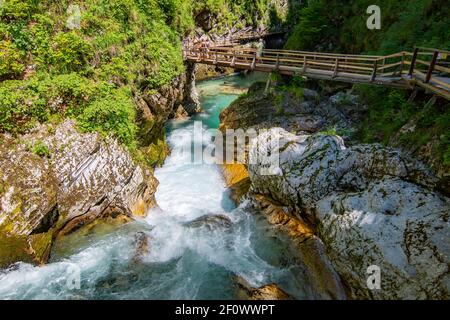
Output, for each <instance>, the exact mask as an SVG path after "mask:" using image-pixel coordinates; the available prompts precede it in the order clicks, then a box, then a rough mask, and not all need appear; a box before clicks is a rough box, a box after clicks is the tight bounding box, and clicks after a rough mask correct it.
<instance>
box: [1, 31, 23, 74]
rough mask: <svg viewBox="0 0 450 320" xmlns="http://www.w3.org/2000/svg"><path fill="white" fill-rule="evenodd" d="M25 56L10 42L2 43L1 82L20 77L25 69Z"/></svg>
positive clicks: (4, 41)
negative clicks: (23, 61)
mask: <svg viewBox="0 0 450 320" xmlns="http://www.w3.org/2000/svg"><path fill="white" fill-rule="evenodd" d="M23 59H24V54H23V52H22V51H20V50H19V49H17V48H16V46H15V45H14V44H13V43H12V42H11V41H9V40H3V41H0V80H4V79H12V78H16V77H18V76H20V75H21V74H22V72H23V71H24V69H25V67H24V65H23V63H22V60H23Z"/></svg>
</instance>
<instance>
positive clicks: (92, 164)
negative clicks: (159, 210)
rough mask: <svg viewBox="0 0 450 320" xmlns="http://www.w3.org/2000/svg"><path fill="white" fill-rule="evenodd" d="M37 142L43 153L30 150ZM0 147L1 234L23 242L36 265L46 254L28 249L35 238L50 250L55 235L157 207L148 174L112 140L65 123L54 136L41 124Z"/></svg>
mask: <svg viewBox="0 0 450 320" xmlns="http://www.w3.org/2000/svg"><path fill="white" fill-rule="evenodd" d="M36 144H41V145H45V148H46V149H47V150H48V152H47V154H46V155H41V156H39V155H36V154H34V153H33V152H31V151H30V150H29V146H30V145H31V146H34V145H36ZM0 149H1V152H0V154H1V155H0V186H1V188H0V199H1V202H0V204H1V207H0V209H1V210H0V233H1V234H2V235H3V237H6V238H8V239H10V240H11V239H14V238H18V239H22V238H26V240H27V243H29V244H30V248H26V249H24V250H26V251H27V252H31V253H32V256H33V258H34V259H35V260H37V261H38V262H45V260H46V259H45V257H46V256H48V252H41V253H40V251H42V250H39V249H40V248H38V247H36V248H35V247H32V242H33V241H32V238H33V237H36V236H37V235H39V236H40V237H41V238H45V239H46V240H47V241H46V243H42V241H41V243H39V246H40V247H42V246H44V247H45V248H49V247H50V244H51V241H52V239H53V238H54V237H55V236H56V235H59V236H61V235H64V234H67V233H70V232H71V231H73V230H76V229H77V228H79V227H80V226H83V225H85V224H87V223H89V222H92V221H94V220H95V219H97V218H99V217H101V216H105V215H117V214H124V215H128V216H132V215H137V216H144V215H145V213H146V212H147V210H148V208H150V207H152V206H155V205H156V202H155V199H154V192H155V190H156V186H157V184H158V182H157V180H156V179H155V178H154V177H153V174H152V172H150V171H149V170H148V169H144V168H143V167H141V166H139V165H136V164H135V163H134V161H133V160H132V158H131V156H130V154H129V153H128V152H127V151H126V150H125V149H124V148H123V147H122V146H120V145H119V144H118V142H117V141H115V140H114V139H105V138H102V137H101V136H100V135H99V134H96V133H94V134H91V133H85V134H81V133H79V132H78V131H77V130H76V129H75V124H74V123H73V122H72V121H70V120H67V121H65V122H63V123H62V124H60V125H59V126H57V127H56V129H55V130H54V132H53V129H52V130H50V126H47V125H43V126H41V127H39V128H38V129H36V130H35V131H34V132H32V133H30V134H28V135H26V136H23V137H22V138H21V140H20V141H19V142H17V141H13V140H12V139H10V140H8V139H7V141H6V143H4V144H2V145H1V147H0ZM11 241H12V240H11ZM39 253H40V254H39ZM0 255H2V252H0ZM5 264H7V261H6V259H5V261H4V263H3V265H5Z"/></svg>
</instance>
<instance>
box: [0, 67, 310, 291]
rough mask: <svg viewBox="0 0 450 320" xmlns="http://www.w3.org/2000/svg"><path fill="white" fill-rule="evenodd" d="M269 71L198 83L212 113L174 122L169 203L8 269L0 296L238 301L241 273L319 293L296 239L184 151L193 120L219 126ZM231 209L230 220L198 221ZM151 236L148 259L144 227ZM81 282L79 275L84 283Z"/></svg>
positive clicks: (162, 177)
mask: <svg viewBox="0 0 450 320" xmlns="http://www.w3.org/2000/svg"><path fill="white" fill-rule="evenodd" d="M260 76H261V75H253V76H244V75H233V76H228V77H224V78H220V79H213V80H208V81H204V82H201V83H199V84H198V90H199V93H200V98H201V103H202V107H203V109H204V112H203V113H201V114H199V115H197V116H195V117H193V118H192V119H188V120H173V121H172V122H170V123H169V124H168V125H167V134H168V142H169V145H170V148H171V154H170V156H169V157H168V158H167V160H166V162H165V164H164V165H163V167H161V168H158V169H157V170H156V172H155V174H156V177H157V179H158V180H159V181H160V185H159V187H158V191H157V193H156V199H157V202H158V204H159V206H160V209H153V210H151V211H150V212H149V213H148V216H147V218H145V219H143V220H139V221H134V222H131V223H128V224H124V225H107V224H106V225H98V226H95V227H93V228H91V229H89V230H87V231H86V230H85V231H82V232H77V233H75V234H73V235H71V236H68V237H67V238H66V239H65V240H64V241H62V242H61V243H58V244H57V245H56V246H55V247H54V248H53V251H52V257H51V260H50V262H49V263H48V264H47V265H45V266H42V267H36V266H32V265H29V264H25V263H18V264H16V265H14V266H12V267H11V268H9V269H8V270H4V271H1V272H0V299H237V298H239V297H240V295H239V292H238V290H237V286H236V279H237V278H238V277H240V278H242V279H245V281H247V282H248V283H249V284H250V285H251V286H253V287H258V286H262V285H265V284H269V283H276V284H278V286H279V287H280V288H282V289H283V290H284V291H286V292H287V293H289V294H290V295H291V296H292V297H294V298H297V299H312V298H315V293H314V290H313V288H311V286H310V285H309V281H308V278H307V273H306V272H305V268H304V267H303V265H302V263H301V261H300V259H299V258H298V256H297V254H296V252H295V250H294V248H293V247H292V246H291V244H290V242H289V241H288V240H287V239H286V238H284V237H283V236H282V235H280V234H278V233H277V232H276V231H275V230H274V229H273V228H271V227H270V226H269V225H268V224H267V222H266V221H265V220H264V219H263V218H262V217H260V216H259V215H257V214H255V213H253V212H251V209H249V208H248V206H247V205H246V204H245V203H244V204H242V205H241V206H239V207H237V208H236V207H235V205H234V203H233V202H232V201H231V199H230V197H229V193H228V191H227V189H226V187H225V184H224V181H223V178H222V176H221V172H220V168H219V167H218V166H217V165H208V164H194V163H191V161H187V160H188V159H186V157H190V155H189V154H186V153H185V152H184V153H183V152H181V150H182V149H183V148H184V149H186V148H185V147H186V145H187V144H191V140H192V139H191V136H192V129H193V126H194V121H196V120H197V121H202V123H203V125H202V130H203V132H204V134H205V137H206V138H207V137H208V133H207V129H209V128H217V127H218V126H219V114H220V111H221V110H223V109H224V108H226V107H227V106H228V105H229V104H230V103H231V102H232V101H233V100H235V99H236V98H237V97H238V95H239V93H241V92H242V90H244V89H246V88H248V87H249V85H250V84H251V83H252V82H254V81H255V79H256V78H258V77H260ZM215 215H222V216H226V217H228V218H229V220H230V221H231V222H232V225H231V226H228V225H227V226H225V227H223V226H222V227H221V226H217V227H214V226H213V227H210V228H208V226H206V225H202V224H201V223H194V224H193V223H192V221H195V220H196V219H198V218H200V217H204V216H215ZM138 232H140V233H144V234H146V235H147V236H148V238H149V247H148V249H147V250H146V252H145V254H144V255H143V256H142V258H141V259H140V260H139V261H136V259H135V258H134V257H135V246H136V245H135V238H136V234H137V233H138ZM78 280H79V282H78Z"/></svg>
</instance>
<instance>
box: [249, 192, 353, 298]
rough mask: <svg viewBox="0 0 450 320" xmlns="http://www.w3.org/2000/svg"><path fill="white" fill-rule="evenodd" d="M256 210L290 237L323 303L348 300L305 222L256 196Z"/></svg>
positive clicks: (317, 239)
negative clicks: (333, 300)
mask: <svg viewBox="0 0 450 320" xmlns="http://www.w3.org/2000/svg"><path fill="white" fill-rule="evenodd" d="M251 199H252V204H253V206H254V207H255V208H256V209H258V211H259V212H261V213H263V214H264V215H265V216H266V218H267V220H268V222H269V223H270V224H271V225H274V226H275V227H276V228H277V229H278V230H280V231H281V232H284V233H286V234H288V235H289V237H290V238H291V239H292V241H293V243H294V245H295V247H296V248H297V250H298V252H299V253H300V256H301V260H302V262H303V263H304V264H305V266H306V268H307V272H308V279H309V281H310V282H311V284H312V287H313V288H314V289H315V291H316V292H317V295H318V297H320V298H321V299H338V300H343V299H346V297H347V295H346V293H345V289H344V287H343V285H342V282H341V279H340V277H339V275H338V274H337V273H336V271H335V269H334V267H333V265H332V264H331V262H330V260H329V259H328V257H327V255H326V250H325V246H324V244H323V242H322V240H321V239H320V238H319V237H318V236H317V235H316V234H315V230H314V229H313V228H312V227H311V226H310V225H308V223H306V222H305V221H304V220H302V219H301V218H298V217H293V216H291V215H290V214H289V209H288V208H286V207H282V206H280V205H279V204H277V203H275V202H273V201H270V200H269V199H267V198H266V197H264V196H262V195H254V196H253V197H252V198H251Z"/></svg>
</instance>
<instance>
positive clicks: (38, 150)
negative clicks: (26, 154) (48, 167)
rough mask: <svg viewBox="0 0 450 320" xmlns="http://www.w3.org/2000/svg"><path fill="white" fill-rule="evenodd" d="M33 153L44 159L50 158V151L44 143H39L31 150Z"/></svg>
mask: <svg viewBox="0 0 450 320" xmlns="http://www.w3.org/2000/svg"><path fill="white" fill-rule="evenodd" d="M31 152H33V153H34V154H37V155H38V156H40V157H42V158H50V151H49V150H48V147H47V146H46V145H45V143H44V142H43V141H37V142H36V143H35V144H34V145H33V147H32V148H31Z"/></svg>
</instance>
